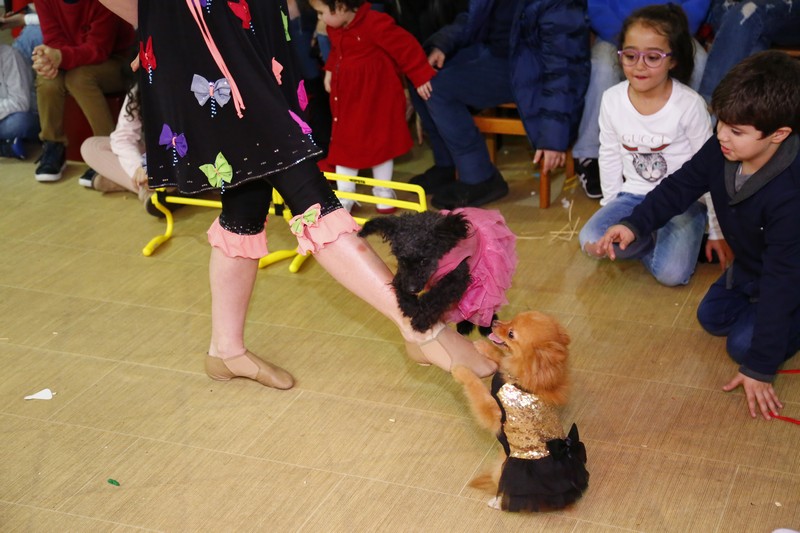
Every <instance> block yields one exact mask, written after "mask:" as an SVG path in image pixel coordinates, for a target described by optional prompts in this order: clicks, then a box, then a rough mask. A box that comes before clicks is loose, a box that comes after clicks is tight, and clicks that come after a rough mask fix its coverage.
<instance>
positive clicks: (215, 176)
mask: <svg viewBox="0 0 800 533" xmlns="http://www.w3.org/2000/svg"><path fill="white" fill-rule="evenodd" d="M200 170H202V171H203V174H205V175H206V177H207V178H208V183H210V184H211V186H212V187H222V184H223V182H225V183H230V182H231V179H233V167H232V166H231V164H230V163H228V160H227V159H225V156H224V155H222V152H220V153H218V154H217V158H216V160H215V161H214V164H213V165H212V164H210V163H209V164H206V165H200Z"/></svg>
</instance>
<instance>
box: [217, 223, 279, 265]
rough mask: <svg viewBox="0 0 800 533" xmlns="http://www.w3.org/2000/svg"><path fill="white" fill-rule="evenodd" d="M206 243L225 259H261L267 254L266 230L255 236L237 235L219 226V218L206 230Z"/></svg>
mask: <svg viewBox="0 0 800 533" xmlns="http://www.w3.org/2000/svg"><path fill="white" fill-rule="evenodd" d="M208 242H209V243H210V244H211V246H213V247H215V248H219V249H220V250H222V253H223V254H225V255H226V256H227V257H244V258H246V259H261V258H262V257H264V256H265V255H267V253H269V252H268V250H267V232H266V230H262V231H261V233H256V234H255V235H238V234H236V233H233V232H231V231H228V230H226V229H225V228H223V227H222V226H220V224H219V217H217V218H216V220H214V223H213V224H211V227H210V228H208Z"/></svg>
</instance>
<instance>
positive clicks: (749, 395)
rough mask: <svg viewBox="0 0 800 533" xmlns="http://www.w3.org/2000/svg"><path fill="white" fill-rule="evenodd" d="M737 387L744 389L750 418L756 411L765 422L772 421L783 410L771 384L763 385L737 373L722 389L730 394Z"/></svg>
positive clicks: (763, 383)
mask: <svg viewBox="0 0 800 533" xmlns="http://www.w3.org/2000/svg"><path fill="white" fill-rule="evenodd" d="M739 385H741V386H742V388H743V389H744V394H745V398H746V399H747V407H748V409H750V416H752V417H753V418H756V417H757V416H758V411H757V410H756V406H758V410H759V411H760V412H761V416H763V417H764V419H765V420H772V416H771V415H773V414H778V412H779V411H780V410H781V409H783V404H782V403H781V401H780V400H779V399H778V395H777V394H775V389H773V388H772V383H765V382H763V381H758V380H757V379H753V378H749V377H747V376H745V375H744V374H742V373H741V372H738V373H737V374H736V376H734V378H733V379H732V380H731V381H730V382H728V384H727V385H725V386H724V387H722V390H724V391H725V392H730V391H732V390H733V389H735V388H736V387H738V386H739Z"/></svg>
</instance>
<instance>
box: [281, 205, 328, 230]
mask: <svg viewBox="0 0 800 533" xmlns="http://www.w3.org/2000/svg"><path fill="white" fill-rule="evenodd" d="M321 210H322V206H320V204H314V205H312V206H311V207H309V208H308V209H306V210H305V212H304V213H303V214H302V215H297V216H294V217H292V219H291V220H290V221H289V228H290V229H291V230H292V233H294V234H295V235H297V236H298V237H302V236H303V234H304V233H305V228H307V227H309V226H316V225H317V221H318V220H319V216H320V212H321Z"/></svg>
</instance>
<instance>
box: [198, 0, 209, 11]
mask: <svg viewBox="0 0 800 533" xmlns="http://www.w3.org/2000/svg"><path fill="white" fill-rule="evenodd" d="M200 5H201V6H203V7H204V8H206V13H211V0H200Z"/></svg>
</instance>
